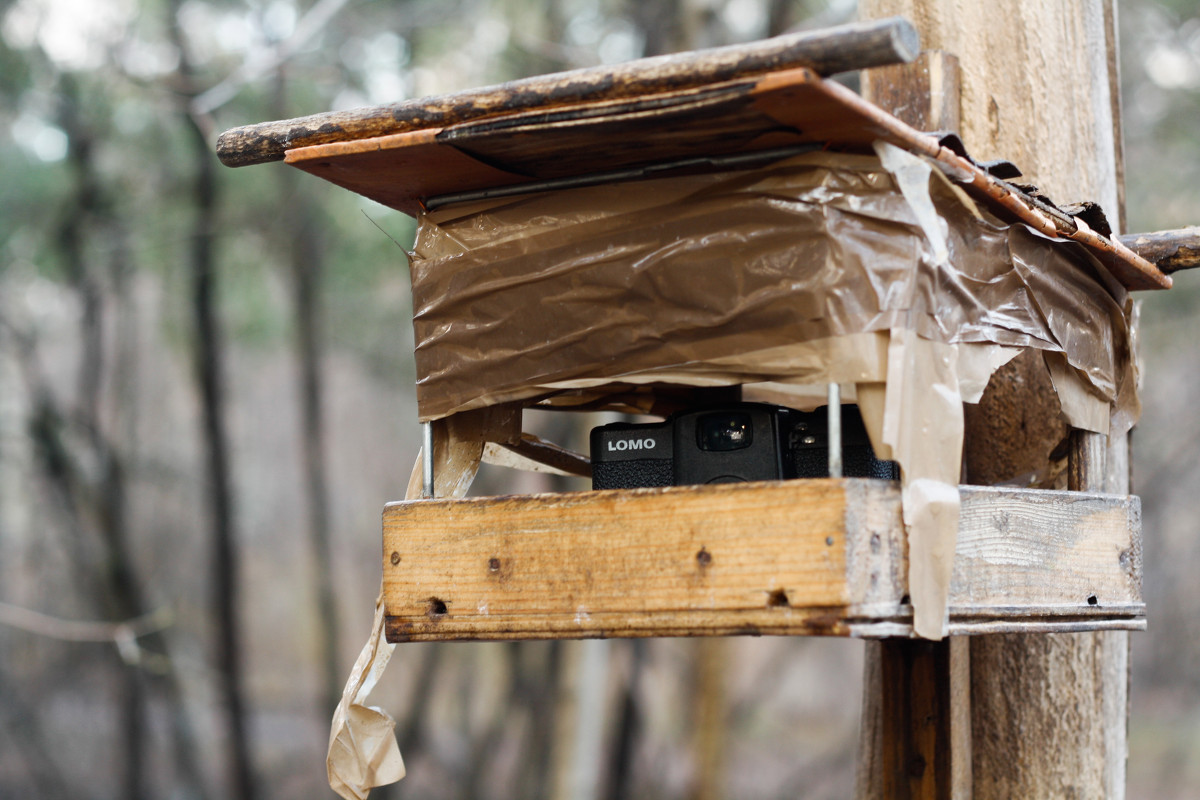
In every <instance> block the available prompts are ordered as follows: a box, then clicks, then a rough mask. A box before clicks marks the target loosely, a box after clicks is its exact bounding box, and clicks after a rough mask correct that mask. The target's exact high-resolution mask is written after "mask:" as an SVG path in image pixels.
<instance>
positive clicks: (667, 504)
mask: <svg viewBox="0 0 1200 800" xmlns="http://www.w3.org/2000/svg"><path fill="white" fill-rule="evenodd" d="M498 520H502V521H503V522H498ZM961 520H962V522H961V526H960V533H959V549H958V553H957V557H956V565H957V566H956V569H955V572H954V576H953V579H952V584H951V590H950V605H951V608H950V614H951V632H952V633H965V632H971V631H973V630H994V629H996V628H997V627H999V628H1000V629H1007V630H1021V629H1023V628H1025V627H1026V626H1029V625H1034V626H1047V625H1048V626H1051V627H1052V628H1053V629H1056V630H1086V629H1093V628H1104V627H1140V626H1141V625H1142V620H1141V615H1142V606H1141V596H1140V594H1139V592H1140V570H1141V561H1140V558H1136V557H1134V556H1133V555H1131V554H1130V553H1129V552H1127V551H1129V550H1130V546H1131V545H1130V543H1131V542H1132V541H1133V539H1134V537H1135V534H1136V530H1137V527H1138V526H1139V525H1140V514H1139V506H1138V503H1137V500H1136V498H1122V497H1113V496H1106V495H1087V494H1068V493H1064V492H1038V491H1033V490H1018V489H989V488H977V487H964V488H963V511H962V515H961ZM906 558H907V557H906V537H905V536H904V528H903V524H902V522H901V518H900V498H899V491H898V489H897V487H896V486H895V484H892V483H889V482H881V481H871V480H865V479H845V480H796V481H777V482H766V483H755V484H740V485H724V486H689V487H672V488H668V489H641V490H616V491H602V492H581V493H571V494H561V495H538V496H532V497H501V498H475V499H467V500H435V501H411V502H403V503H394V504H390V505H389V506H388V507H387V508H386V509H385V511H384V597H385V604H386V607H387V615H388V626H389V627H388V631H389V637H390V638H391V639H392V640H396V641H398V640H402V639H509V638H548V637H550V638H554V637H587V636H676V635H721V634H729V633H751V634H760V633H771V634H785V633H787V634H810V635H811V634H831V635H859V636H881V635H883V636H887V635H901V636H907V635H909V634H910V633H911V608H910V607H909V606H908V604H907V597H906V595H907V591H908V590H907V583H906V576H907V574H908V569H907V561H906Z"/></svg>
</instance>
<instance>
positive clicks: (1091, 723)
mask: <svg viewBox="0 0 1200 800" xmlns="http://www.w3.org/2000/svg"><path fill="white" fill-rule="evenodd" d="M859 8H860V15H861V16H862V17H863V18H865V19H874V18H880V17H886V16H891V15H894V14H903V15H905V16H907V17H909V19H911V20H912V21H913V22H914V24H915V25H916V27H917V29H918V32H919V33H920V35H921V41H922V44H923V45H924V46H925V47H932V48H939V49H942V50H947V51H949V52H952V53H954V54H956V55H957V56H958V58H959V62H960V66H961V77H962V120H961V127H960V128H959V132H960V133H961V135H962V139H963V142H964V143H965V145H966V147H967V149H968V150H969V151H970V152H971V154H972V155H973V156H975V157H976V158H979V159H990V158H998V157H1003V158H1007V159H1011V160H1012V161H1013V162H1014V163H1016V164H1017V165H1018V166H1019V167H1021V169H1022V170H1023V171H1024V172H1025V180H1026V181H1028V182H1030V183H1034V184H1036V185H1038V186H1039V187H1040V188H1041V189H1042V190H1043V191H1045V192H1046V193H1047V194H1048V195H1049V196H1050V197H1053V198H1055V199H1056V200H1060V199H1061V201H1063V202H1071V201H1074V200H1077V199H1092V200H1096V201H1098V202H1099V203H1100V204H1101V205H1102V206H1103V207H1104V208H1105V210H1106V211H1107V212H1108V217H1109V219H1110V220H1119V219H1120V218H1121V208H1120V200H1121V193H1120V176H1121V164H1120V160H1121V147H1120V138H1119V137H1120V131H1119V127H1118V122H1119V121H1118V120H1117V119H1116V110H1117V109H1119V99H1118V98H1119V87H1118V85H1117V81H1116V78H1115V69H1114V68H1113V65H1114V64H1115V61H1114V58H1115V52H1114V48H1115V22H1114V18H1115V13H1114V11H1115V6H1114V3H1113V2H1112V0H1098V1H1097V2H1089V3H1059V2H1055V0H1005V1H1004V2H998V3H978V4H964V3H961V2H956V0H862V2H861V3H860V6H859ZM1039 366H1040V365H1039ZM1009 378H1010V379H1009V380H1008V383H1009V385H1007V386H1005V387H1004V388H1005V392H1004V395H1005V398H1004V399H1003V400H1002V402H1000V406H1001V408H999V409H998V410H995V411H993V412H992V413H990V414H989V416H990V417H991V420H990V422H993V423H996V424H995V425H993V426H992V427H991V428H988V429H986V430H985V429H984V428H978V429H976V430H974V431H972V429H971V427H970V426H968V435H967V440H966V451H967V452H966V458H967V461H968V463H971V462H972V461H974V462H977V463H983V462H986V461H987V460H992V461H993V462H995V461H999V460H1002V459H1004V458H1008V459H1009V460H1011V461H1012V462H1013V463H1017V462H1018V461H1020V460H1021V459H1020V458H1018V457H1016V456H1017V455H1021V457H1022V458H1023V457H1024V455H1027V453H1025V454H1022V453H1020V452H1018V453H1016V454H1014V453H1013V452H1010V451H1013V449H1014V448H1021V447H1023V446H1024V445H1023V443H1024V442H1027V441H1028V440H1029V438H1030V437H1029V435H1028V431H1027V425H1025V424H1024V423H1026V422H1029V421H1030V420H1026V417H1025V414H1024V412H1022V411H1021V409H1022V408H1024V407H1034V406H1039V405H1041V403H1040V399H1041V395H1044V394H1045V391H1044V390H1043V392H1042V393H1041V395H1039V394H1037V393H1031V391H1030V390H1029V388H1028V383H1027V382H1024V381H1021V380H1020V378H1021V375H1020V374H1019V373H1013V374H1012V375H1010V376H1009ZM1004 380H1005V378H1004V376H1000V375H998V376H996V377H994V378H993V381H992V383H993V384H996V383H997V382H998V381H999V382H1003V381H1004ZM989 391H992V389H991V388H989ZM1008 420H1011V421H1012V424H1005V422H1006V421H1008ZM1032 421H1033V422H1036V423H1038V424H1041V423H1042V422H1043V421H1044V422H1050V421H1052V420H1049V419H1039V420H1032ZM1017 423H1020V424H1017ZM981 431H982V435H981ZM972 433H974V434H975V435H974V436H973V435H972ZM1098 444H1099V443H1098V442H1097V441H1096V440H1089V437H1087V436H1078V435H1077V436H1075V442H1074V446H1073V448H1072V449H1073V450H1074V452H1075V459H1074V462H1075V466H1074V467H1073V471H1074V472H1075V478H1073V482H1074V485H1075V486H1076V487H1077V488H1086V489H1092V490H1100V489H1108V490H1109V491H1114V490H1115V491H1127V488H1128V480H1127V467H1119V466H1118V465H1115V464H1113V465H1108V466H1109V467H1110V468H1109V469H1107V470H1106V469H1105V466H1102V465H1101V463H1102V462H1101V461H1100V460H1099V459H1098V458H1096V451H1097V449H1098ZM1046 445H1048V446H1049V447H1052V446H1053V444H1052V443H1048V442H1041V443H1039V446H1040V447H1043V449H1044V450H1045V451H1046V455H1047V456H1048V453H1049V449H1048V447H1047V446H1046ZM1123 452H1124V451H1123V450H1122V448H1121V445H1120V443H1118V444H1117V446H1113V447H1110V448H1109V456H1110V458H1111V457H1112V456H1113V455H1114V454H1116V455H1117V456H1118V457H1119V456H1120V454H1121V453H1123ZM1044 460H1045V459H1043V463H1044ZM1126 463H1127V462H1126ZM1122 470H1124V471H1125V477H1121V476H1118V475H1116V474H1115V473H1116V472H1120V471H1122ZM1106 472H1107V475H1106V474H1105V473H1106ZM1101 476H1103V477H1101ZM996 477H997V478H1000V477H1002V476H996ZM1128 663H1129V659H1128V634H1124V633H1104V634H1064V635H1052V636H1047V635H998V636H979V637H974V638H973V639H972V640H971V698H972V715H971V716H972V731H971V733H972V746H973V757H972V770H973V779H972V791H973V796H974V797H975V798H976V800H988V799H989V798H1012V797H1103V798H1110V799H1111V798H1122V797H1124V793H1125V786H1124V783H1125V758H1126V751H1127V745H1126V733H1125V730H1126V719H1127V703H1128Z"/></svg>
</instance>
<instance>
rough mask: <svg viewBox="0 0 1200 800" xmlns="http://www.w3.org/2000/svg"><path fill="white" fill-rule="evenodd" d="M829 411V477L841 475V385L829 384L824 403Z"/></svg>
mask: <svg viewBox="0 0 1200 800" xmlns="http://www.w3.org/2000/svg"><path fill="white" fill-rule="evenodd" d="M825 408H826V411H828V412H829V424H828V426H829V477H831V478H840V477H842V387H841V386H840V385H839V384H836V383H831V384H829V391H828V396H827V398H826V404H825Z"/></svg>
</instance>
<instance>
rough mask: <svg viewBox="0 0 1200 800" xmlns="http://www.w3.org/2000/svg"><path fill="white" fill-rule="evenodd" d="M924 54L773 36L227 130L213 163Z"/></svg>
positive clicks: (889, 35) (887, 44)
mask: <svg viewBox="0 0 1200 800" xmlns="http://www.w3.org/2000/svg"><path fill="white" fill-rule="evenodd" d="M920 50H921V47H920V41H919V40H918V39H917V37H916V34H915V32H914V30H913V27H912V25H911V23H909V22H908V21H907V20H904V19H900V18H895V19H887V20H880V21H878V22H870V23H855V24H850V25H842V26H838V27H835V28H828V29H824V30H818V31H806V32H801V33H793V34H787V35H784V36H777V37H775V38H773V39H767V40H764V41H760V42H752V43H750V44H742V45H731V46H728V47H718V48H713V49H710V50H699V51H695V52H690V53H680V54H677V55H668V56H657V57H653V58H644V59H639V60H637V61H631V62H629V63H626V64H619V65H615V66H602V67H589V68H585V69H578V70H572V71H570V72H561V73H556V74H553V75H541V76H538V77H534V78H526V79H524V80H518V81H512V82H510V83H504V84H501V85H499V86H490V87H487V88H483V89H472V90H469V91H464V92H458V93H455V94H449V95H443V96H441V97H430V98H424V99H420V100H410V101H405V102H402V103H395V104H393V105H388V106H380V107H376V108H367V109H356V110H353V111H342V112H331V113H327V114H315V115H313V116H309V117H301V118H299V119H290V120H283V121H280V122H265V123H262V124H259V125H248V126H245V127H242V128H234V129H233V130H230V131H226V132H225V133H223V134H222V135H221V137H220V139H219V140H218V141H217V155H218V156H219V157H220V159H221V161H222V162H223V163H225V164H227V165H228V166H231V167H239V166H245V165H248V164H261V163H265V162H268V161H278V160H280V159H282V158H283V156H284V153H285V152H286V151H287V150H289V149H291V148H295V147H304V146H307V145H314V144H321V143H324V142H331V141H349V140H353V139H367V138H372V137H376V136H387V135H390V134H395V133H405V132H408V131H415V130H420V129H422V128H441V127H445V126H447V125H453V124H456V123H460V122H466V121H469V120H480V119H485V118H487V117H492V116H496V115H499V114H506V113H509V112H511V111H512V110H513V108H514V107H521V108H526V109H535V108H536V109H540V110H543V111H545V110H549V109H553V108H555V107H558V106H564V105H571V104H575V103H583V102H598V101H605V100H614V99H620V98H629V97H633V96H636V95H639V94H648V93H657V92H664V91H674V90H678V89H686V88H693V87H697V86H703V85H705V84H710V83H717V82H721V81H728V80H732V79H734V78H739V77H745V76H749V75H760V74H762V73H765V72H771V71H773V70H780V69H788V68H790V67H808V68H809V69H812V70H813V71H815V72H817V73H819V74H821V75H832V74H834V73H837V72H845V71H847V70H855V69H865V68H867V67H875V66H880V65H882V64H895V63H899V62H904V61H911V60H912V59H913V58H915V57H916V56H917V53H919V52H920Z"/></svg>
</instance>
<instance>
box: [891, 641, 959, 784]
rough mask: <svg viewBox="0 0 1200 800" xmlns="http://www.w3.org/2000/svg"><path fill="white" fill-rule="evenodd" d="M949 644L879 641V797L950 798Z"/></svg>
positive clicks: (943, 642)
mask: <svg viewBox="0 0 1200 800" xmlns="http://www.w3.org/2000/svg"><path fill="white" fill-rule="evenodd" d="M950 646H951V639H949V638H946V639H943V640H941V641H937V642H931V641H926V640H923V639H885V640H884V641H883V642H882V648H881V659H880V667H879V684H878V685H879V687H880V688H881V690H882V698H881V709H880V710H881V715H882V716H881V727H882V730H881V743H882V763H881V765H880V773H881V775H880V777H881V778H882V781H881V783H882V786H881V792H882V794H881V796H882V797H885V798H889V799H894V800H951V796H952V776H951V755H952V751H953V739H952V737H951V730H950V729H951V719H952V715H951V707H950V706H951V699H950V683H951V680H950V679H951V674H950V649H951V648H950Z"/></svg>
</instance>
